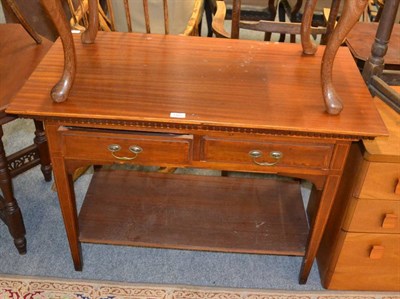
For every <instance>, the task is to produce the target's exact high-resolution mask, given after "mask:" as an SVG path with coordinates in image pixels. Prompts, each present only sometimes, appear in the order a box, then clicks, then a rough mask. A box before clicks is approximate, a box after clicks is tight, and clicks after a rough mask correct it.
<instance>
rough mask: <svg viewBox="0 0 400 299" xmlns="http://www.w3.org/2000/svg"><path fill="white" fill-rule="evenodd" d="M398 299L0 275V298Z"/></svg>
mask: <svg viewBox="0 0 400 299" xmlns="http://www.w3.org/2000/svg"><path fill="white" fill-rule="evenodd" d="M201 298H205V299H400V294H395V293H370V292H335V291H326V292H310V291H280V290H257V289H231V288H227V289H225V288H224V289H223V288H205V287H195V286H172V285H152V284H120V283H114V282H101V281H89V280H88V281H85V280H60V279H53V278H33V277H25V276H7V275H1V276H0V299H201Z"/></svg>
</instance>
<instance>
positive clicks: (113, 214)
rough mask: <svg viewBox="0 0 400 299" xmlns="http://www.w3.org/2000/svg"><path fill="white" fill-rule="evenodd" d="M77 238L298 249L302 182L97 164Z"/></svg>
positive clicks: (304, 232) (302, 237) (303, 232)
mask: <svg viewBox="0 0 400 299" xmlns="http://www.w3.org/2000/svg"><path fill="white" fill-rule="evenodd" d="M79 227H80V241H82V242H90V243H102V244H119V245H131V246H143V247H159V248H176V249H191V250H208V251H224V252H246V253H263V254H282V255H299V256H302V255H304V251H305V244H306V241H307V236H308V225H307V219H306V216H305V212H304V208H303V203H302V198H301V192H300V185H299V183H297V182H292V181H281V180H274V179H260V178H236V177H235V178H234V177H219V176H196V175H181V174H163V173H147V172H146V173H145V172H136V171H129V170H100V171H96V172H95V174H94V176H93V179H92V182H91V183H90V186H89V189H88V192H87V195H86V198H85V201H84V203H83V206H82V209H81V212H80V215H79Z"/></svg>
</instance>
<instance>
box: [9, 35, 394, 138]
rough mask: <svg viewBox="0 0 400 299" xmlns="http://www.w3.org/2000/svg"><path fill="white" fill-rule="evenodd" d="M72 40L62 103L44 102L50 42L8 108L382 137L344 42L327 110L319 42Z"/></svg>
mask: <svg viewBox="0 0 400 299" xmlns="http://www.w3.org/2000/svg"><path fill="white" fill-rule="evenodd" d="M79 38H80V37H79V36H77V35H75V36H74V39H75V45H76V53H77V76H76V79H75V82H74V86H73V88H72V90H71V93H70V96H69V98H68V100H67V101H66V102H63V103H54V102H53V101H52V100H51V98H50V90H51V88H52V86H53V85H54V84H55V83H56V82H57V81H58V79H59V78H60V76H61V73H62V69H63V51H62V45H61V42H60V41H59V40H58V41H56V42H55V44H54V46H53V47H52V48H51V49H50V51H49V53H48V55H46V57H45V58H44V59H43V61H42V62H41V64H40V65H39V66H38V68H37V69H36V71H35V72H34V73H33V75H32V76H31V78H30V79H29V80H28V81H27V83H26V84H25V86H24V87H23V88H22V90H21V91H20V92H19V93H18V95H17V96H16V97H15V98H14V100H13V101H12V103H11V104H10V105H9V107H8V109H7V112H8V113H13V114H18V115H25V116H33V117H38V118H64V119H65V118H70V119H95V120H99V121H101V120H102V121H104V120H106V121H107V123H110V122H120V123H126V122H147V123H159V124H160V123H161V124H171V123H174V124H178V125H181V126H183V127H185V126H186V127H188V126H189V127H190V126H196V128H204V129H209V128H212V127H219V128H229V129H232V128H240V129H241V130H258V131H261V132H264V131H266V132H272V133H283V134H290V133H291V132H292V133H293V132H296V133H304V134H311V135H315V134H316V135H318V134H323V135H324V136H323V137H327V136H331V135H335V136H339V137H340V136H342V137H346V136H347V137H346V138H348V136H352V137H355V139H358V138H365V137H375V136H379V135H385V134H386V133H387V131H386V128H385V126H384V124H383V122H382V119H381V118H380V116H379V113H378V112H377V110H376V108H375V106H374V104H373V101H372V98H371V95H370V93H369V92H368V89H367V87H366V86H365V84H364V81H363V79H362V77H361V75H360V73H359V71H358V69H357V67H356V65H355V63H354V60H353V58H352V56H351V54H350V52H349V51H348V50H347V49H346V48H341V49H339V51H338V55H337V58H336V61H335V65H334V74H333V79H334V84H335V86H336V89H337V92H338V94H339V95H340V96H342V99H343V102H344V103H343V104H344V109H343V111H342V112H341V114H340V115H338V116H332V115H329V114H327V113H326V112H325V106H324V101H323V97H322V91H321V83H320V82H321V81H320V66H321V58H322V54H323V49H324V48H323V47H320V48H319V50H318V52H317V54H316V55H315V56H303V55H302V49H301V45H298V44H283V43H268V42H260V41H246V40H229V39H216V38H204V37H183V36H172V35H168V36H165V35H156V34H151V35H146V34H135V33H119V32H111V33H108V32H99V34H98V36H97V39H96V42H95V43H94V44H86V45H84V44H81V42H80V40H79Z"/></svg>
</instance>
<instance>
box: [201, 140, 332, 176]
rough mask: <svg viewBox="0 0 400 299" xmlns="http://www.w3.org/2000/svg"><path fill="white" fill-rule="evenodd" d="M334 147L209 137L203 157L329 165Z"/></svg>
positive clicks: (262, 164) (224, 160)
mask: <svg viewBox="0 0 400 299" xmlns="http://www.w3.org/2000/svg"><path fill="white" fill-rule="evenodd" d="M332 151H333V145H332V144H317V143H316V144H309V143H308V144H305V143H304V144H302V143H289V142H287V143H286V142H282V141H276V142H274V141H272V142H269V141H267V142H260V141H249V140H246V141H241V140H227V139H225V140H224V139H214V138H210V137H205V138H204V139H203V152H202V160H204V161H206V162H220V163H237V164H242V165H248V166H252V167H260V168H261V167H264V168H265V167H268V166H279V167H307V168H319V169H326V168H328V167H329V163H330V160H331V156H332Z"/></svg>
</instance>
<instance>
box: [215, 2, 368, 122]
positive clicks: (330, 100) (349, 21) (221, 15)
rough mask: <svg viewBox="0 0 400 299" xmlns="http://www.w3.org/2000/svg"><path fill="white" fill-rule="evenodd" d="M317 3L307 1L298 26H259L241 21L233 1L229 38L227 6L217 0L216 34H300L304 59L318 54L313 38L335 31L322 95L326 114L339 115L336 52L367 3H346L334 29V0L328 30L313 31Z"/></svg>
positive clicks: (264, 23) (263, 23)
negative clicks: (243, 30)
mask: <svg viewBox="0 0 400 299" xmlns="http://www.w3.org/2000/svg"><path fill="white" fill-rule="evenodd" d="M316 4H317V0H306V2H305V4H304V14H303V17H302V22H301V24H297V23H280V22H278V23H277V22H271V21H259V22H246V21H241V20H240V12H241V0H233V7H232V27H231V33H230V34H229V33H228V32H227V31H226V30H225V29H224V20H225V15H226V5H225V2H224V0H217V11H216V13H215V16H214V21H213V30H214V32H215V34H216V35H217V36H218V37H228V38H229V37H230V38H239V29H240V28H247V29H252V30H258V31H264V32H277V33H289V34H300V37H301V44H302V48H303V54H304V55H313V54H315V52H316V51H317V45H316V43H315V42H313V41H312V39H311V35H312V34H317V33H324V34H327V33H329V32H328V31H330V29H329V28H331V27H332V31H331V32H330V33H329V35H330V37H329V42H328V44H327V46H326V48H325V51H324V56H323V59H322V66H321V84H322V93H323V96H324V100H325V106H326V111H327V112H328V113H329V114H334V115H336V114H339V113H340V111H341V110H342V109H343V105H342V102H341V100H340V97H339V96H338V95H337V93H336V91H335V88H334V86H333V82H332V68H333V62H334V59H335V56H336V52H337V50H338V48H339V46H340V45H341V44H342V42H343V40H344V39H345V37H346V36H347V34H348V33H349V32H350V30H351V28H352V27H353V26H354V25H355V23H357V21H358V19H359V18H360V16H361V15H362V13H363V12H364V10H365V8H366V6H367V4H368V0H362V1H345V2H344V6H343V12H342V15H341V18H340V19H339V22H338V23H337V26H336V27H335V28H334V29H333V27H334V23H335V21H336V16H337V13H338V10H339V5H340V1H338V0H333V1H332V6H331V16H330V18H329V19H330V22H331V24H328V25H327V27H325V28H313V27H312V26H311V23H312V20H313V15H314V9H315V7H316Z"/></svg>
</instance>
